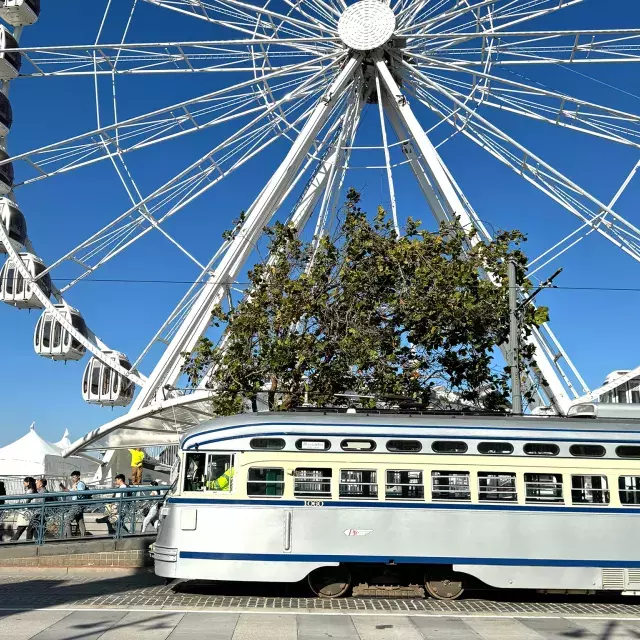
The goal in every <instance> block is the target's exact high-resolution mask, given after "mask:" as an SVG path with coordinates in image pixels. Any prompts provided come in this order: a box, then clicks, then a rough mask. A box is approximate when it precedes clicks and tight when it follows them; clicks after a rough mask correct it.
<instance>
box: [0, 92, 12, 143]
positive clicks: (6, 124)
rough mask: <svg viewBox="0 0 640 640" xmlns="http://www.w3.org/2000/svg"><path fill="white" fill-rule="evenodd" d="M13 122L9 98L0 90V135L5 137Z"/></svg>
mask: <svg viewBox="0 0 640 640" xmlns="http://www.w3.org/2000/svg"><path fill="white" fill-rule="evenodd" d="M12 124H13V109H12V108H11V102H9V98H7V96H5V95H4V93H2V91H0V137H1V138H6V137H7V136H8V135H9V130H10V129H11V125H12Z"/></svg>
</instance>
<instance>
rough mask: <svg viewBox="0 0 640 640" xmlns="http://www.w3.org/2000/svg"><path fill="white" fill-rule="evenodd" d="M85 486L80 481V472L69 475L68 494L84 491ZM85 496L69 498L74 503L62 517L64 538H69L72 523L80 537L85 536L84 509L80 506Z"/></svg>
mask: <svg viewBox="0 0 640 640" xmlns="http://www.w3.org/2000/svg"><path fill="white" fill-rule="evenodd" d="M86 490H87V485H86V484H85V483H84V482H83V481H82V480H80V472H79V471H73V472H72V473H71V488H70V489H69V491H70V492H78V491H86ZM86 497H87V496H85V495H82V494H80V495H77V494H76V495H75V496H71V501H72V502H74V503H75V504H73V505H72V506H70V507H69V509H68V510H67V512H66V513H65V515H64V535H65V538H70V537H71V525H72V523H74V522H75V523H77V525H78V532H79V534H80V536H82V537H84V536H86V535H87V528H86V526H85V523H84V507H83V506H82V504H80V503H81V502H82V501H83V500H85V499H86Z"/></svg>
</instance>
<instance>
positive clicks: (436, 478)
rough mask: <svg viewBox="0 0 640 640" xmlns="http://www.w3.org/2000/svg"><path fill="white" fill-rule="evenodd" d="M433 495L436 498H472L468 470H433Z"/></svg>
mask: <svg viewBox="0 0 640 640" xmlns="http://www.w3.org/2000/svg"><path fill="white" fill-rule="evenodd" d="M431 496H432V498H433V499H434V500H471V491H470V489H469V472H468V471H432V472H431Z"/></svg>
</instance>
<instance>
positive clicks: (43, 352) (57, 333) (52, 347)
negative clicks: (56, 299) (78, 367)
mask: <svg viewBox="0 0 640 640" xmlns="http://www.w3.org/2000/svg"><path fill="white" fill-rule="evenodd" d="M54 308H55V311H57V313H55V312H52V311H49V310H46V311H44V312H43V314H42V315H41V316H40V319H39V320H38V324H36V329H35V332H34V335H33V348H34V349H35V352H36V353H37V354H38V355H39V356H42V357H43V358H50V359H51V360H65V361H66V360H81V359H82V358H83V356H84V354H85V353H86V352H87V349H86V347H85V346H84V345H83V344H81V343H80V342H79V341H78V340H77V339H76V338H75V337H74V336H72V335H71V333H70V332H69V331H68V330H67V329H66V328H65V327H64V326H63V325H62V323H61V321H60V320H61V317H62V318H64V319H65V320H66V321H67V322H70V323H71V326H72V327H73V328H74V329H76V331H78V332H80V334H82V335H83V336H84V337H85V338H87V337H88V330H87V325H86V323H85V321H84V318H83V317H82V315H81V314H80V312H79V311H78V310H77V309H74V308H73V307H70V306H68V305H66V304H56V305H54Z"/></svg>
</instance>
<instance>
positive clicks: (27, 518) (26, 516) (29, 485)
mask: <svg viewBox="0 0 640 640" xmlns="http://www.w3.org/2000/svg"><path fill="white" fill-rule="evenodd" d="M22 486H23V487H24V492H25V493H26V494H33V493H36V481H35V480H34V479H33V478H32V477H31V476H27V477H26V478H25V479H24V480H23V481H22ZM31 500H32V498H25V499H24V500H22V502H24V503H26V504H28V503H29V502H31ZM32 517H33V510H31V509H25V510H24V511H20V512H19V513H18V518H17V520H16V530H15V533H14V534H13V536H11V542H17V541H18V540H20V536H21V535H22V534H23V533H24V532H25V530H26V529H29V531H27V540H33V529H32V528H29V524H30V523H31V518H32Z"/></svg>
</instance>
